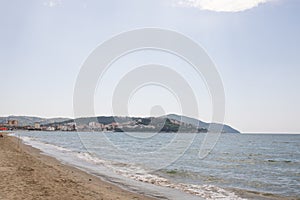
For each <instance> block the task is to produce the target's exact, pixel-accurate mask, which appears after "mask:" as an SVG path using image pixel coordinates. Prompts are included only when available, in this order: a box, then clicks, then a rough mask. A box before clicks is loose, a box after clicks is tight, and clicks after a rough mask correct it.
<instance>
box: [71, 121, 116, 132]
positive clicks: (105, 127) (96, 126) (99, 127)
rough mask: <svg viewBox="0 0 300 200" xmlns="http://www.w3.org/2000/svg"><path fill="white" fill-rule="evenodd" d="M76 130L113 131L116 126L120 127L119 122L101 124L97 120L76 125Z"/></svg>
mask: <svg viewBox="0 0 300 200" xmlns="http://www.w3.org/2000/svg"><path fill="white" fill-rule="evenodd" d="M76 128H77V130H78V131H114V130H116V129H117V128H122V126H120V125H119V123H116V122H113V123H110V124H101V123H99V122H89V123H88V124H81V125H78V126H77V127H76Z"/></svg>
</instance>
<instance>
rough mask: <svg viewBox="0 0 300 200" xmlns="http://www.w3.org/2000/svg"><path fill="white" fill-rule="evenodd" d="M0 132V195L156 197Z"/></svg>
mask: <svg viewBox="0 0 300 200" xmlns="http://www.w3.org/2000/svg"><path fill="white" fill-rule="evenodd" d="M2 134H3V135H4V137H3V138H0V160H1V163H0V191H1V192H0V199H22V200H23V199H40V198H42V199H49V200H52V199H53V200H54V199H91V200H93V199H102V200H106V199H107V200H108V199H109V200H111V199H122V200H123V199H124V200H127V199H139V200H152V199H155V198H152V197H148V196H145V195H142V194H138V193H133V192H130V191H127V190H125V189H122V188H120V187H118V186H116V185H114V184H112V183H109V182H107V181H105V180H102V179H101V177H98V176H97V177H96V176H94V175H91V174H89V173H87V172H85V171H82V170H80V169H77V168H76V167H72V166H69V165H67V164H63V163H62V162H60V161H59V160H57V159H56V158H53V157H50V156H48V155H44V154H42V152H41V151H40V150H39V149H36V148H34V147H31V146H29V145H26V144H24V143H23V142H22V141H21V140H20V139H19V138H16V137H12V136H8V135H7V134H6V133H2Z"/></svg>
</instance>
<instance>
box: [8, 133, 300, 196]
mask: <svg viewBox="0 0 300 200" xmlns="http://www.w3.org/2000/svg"><path fill="white" fill-rule="evenodd" d="M12 135H13V136H15V137H19V138H20V139H22V141H23V142H24V143H25V144H28V145H31V146H33V147H35V148H38V149H40V150H41V152H42V153H43V154H46V155H49V156H52V157H55V158H57V159H58V160H60V161H61V162H62V163H64V164H68V165H72V166H74V167H76V168H79V169H81V170H84V171H86V172H88V173H90V174H93V175H95V176H98V177H100V178H101V179H103V180H105V181H109V182H111V183H113V184H116V185H118V186H120V187H122V188H124V189H126V190H129V191H133V192H138V193H141V194H144V195H147V196H151V197H154V198H157V199H209V200H213V199H231V200H241V199H264V198H266V199H273V198H272V197H274V199H288V198H294V199H299V198H300V135H299V134H237V133H234V134H233V133H224V134H221V135H220V137H219V139H218V141H217V142H216V144H215V146H214V147H213V148H212V149H210V151H209V154H208V155H206V156H205V157H201V156H199V155H200V151H201V147H202V145H203V144H202V143H203V142H204V141H205V137H206V136H207V135H206V134H205V133H200V134H199V133H198V134H193V133H124V132H122V133H121V132H120V133H117V132H45V131H43V132H39V131H31V132H30V131H26V132H15V133H12Z"/></svg>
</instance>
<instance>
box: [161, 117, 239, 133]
mask: <svg viewBox="0 0 300 200" xmlns="http://www.w3.org/2000/svg"><path fill="white" fill-rule="evenodd" d="M163 117H166V118H169V119H174V120H177V121H182V122H184V123H187V124H192V125H194V126H198V127H203V128H206V129H208V127H209V126H210V125H211V123H206V122H203V121H201V120H198V119H195V118H191V117H186V116H181V115H175V114H169V115H166V116H163ZM213 125H214V126H219V127H221V126H222V124H217V123H213ZM222 130H223V131H222V132H225V133H240V132H239V131H238V130H236V129H234V128H232V127H231V126H228V125H226V124H223V128H222Z"/></svg>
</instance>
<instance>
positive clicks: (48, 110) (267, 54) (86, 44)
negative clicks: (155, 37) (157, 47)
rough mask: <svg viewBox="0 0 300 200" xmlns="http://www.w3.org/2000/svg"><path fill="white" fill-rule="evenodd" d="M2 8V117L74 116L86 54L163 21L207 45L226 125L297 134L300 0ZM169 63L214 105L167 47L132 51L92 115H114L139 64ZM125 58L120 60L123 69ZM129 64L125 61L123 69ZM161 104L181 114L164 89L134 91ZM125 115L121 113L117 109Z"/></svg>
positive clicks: (146, 102) (136, 108)
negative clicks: (119, 90)
mask: <svg viewBox="0 0 300 200" xmlns="http://www.w3.org/2000/svg"><path fill="white" fill-rule="evenodd" d="M0 3H1V4H2V5H1V6H0V27H1V31H0V74H1V79H0V80H1V81H0V83H1V84H0V90H1V93H2V95H1V98H0V102H1V109H0V116H8V115H30V116H41V117H73V116H74V110H73V92H74V87H75V83H76V79H77V77H78V74H79V72H80V69H81V67H82V65H83V63H84V61H85V60H86V59H87V58H88V56H89V55H90V53H91V52H92V51H93V50H94V49H95V48H96V47H97V46H98V45H100V44H101V43H103V42H104V41H106V40H108V39H110V38H111V37H112V36H114V35H116V34H119V33H122V32H125V31H130V30H133V29H137V28H145V27H156V28H162V29H168V30H173V31H177V32H179V33H182V34H184V35H186V36H188V37H189V38H191V39H192V40H194V41H195V42H197V43H198V44H199V45H200V46H201V47H203V48H204V49H205V51H206V52H207V54H208V55H209V57H210V58H211V59H212V60H213V62H214V63H215V65H216V68H217V70H218V72H219V74H220V76H221V79H222V81H223V86H224V92H225V97H226V101H225V107H226V114H225V121H224V122H225V123H226V124H229V125H231V126H233V127H234V128H237V129H238V130H240V131H242V132H258V133H261V132H269V133H300V123H299V119H300V104H299V102H300V93H299V91H300V79H299V77H300V56H299V52H300V37H299V35H300V23H299V20H300V13H299V9H300V1H298V0H223V1H221V0H151V1H146V0H126V1H124V0H110V1H91V0H26V1H21V0H18V1H17V0H10V1H1V2H0ZM150 62H155V63H158V62H159V63H163V64H166V65H170V66H172V67H174V70H177V71H179V73H181V74H182V75H183V76H184V77H185V78H186V79H187V80H188V81H189V82H190V83H191V85H192V88H193V90H194V91H195V94H196V96H197V97H196V98H197V101H198V104H199V108H200V109H199V110H200V113H199V116H200V117H199V119H201V120H204V121H210V120H211V115H212V105H211V99H210V94H209V91H208V90H207V88H206V87H205V83H204V81H203V80H198V79H197V78H196V77H193V76H194V75H193V72H192V71H191V70H187V69H188V67H189V66H187V64H186V63H184V62H182V61H181V60H180V59H178V58H176V57H174V56H172V55H168V54H165V53H162V52H153V51H143V52H137V53H135V54H133V55H128V56H127V57H124V58H122V59H120V60H118V61H117V62H115V63H114V64H113V65H112V67H111V68H110V69H109V70H108V73H107V75H106V77H104V78H103V84H102V86H103V87H104V88H102V86H101V85H99V86H98V87H97V90H96V92H95V113H96V114H97V115H111V114H112V112H111V109H110V107H109V105H110V104H109V103H111V96H112V91H113V90H114V86H115V85H116V84H117V83H118V81H119V80H120V78H121V77H122V75H124V74H125V73H126V70H127V71H128V70H129V69H131V67H132V66H136V65H140V64H145V63H150ZM120 66H123V68H122V69H121V67H120ZM124 66H125V67H124ZM155 105H160V106H161V107H162V108H163V109H164V111H165V112H166V113H179V112H180V106H178V102H177V101H176V98H175V97H174V96H172V94H170V93H169V92H168V91H162V88H159V87H155V86H149V87H145V88H142V90H141V91H136V93H135V95H134V96H133V97H132V99H130V101H129V104H128V110H129V113H130V115H132V116H147V115H149V114H151V112H152V111H153V109H154V110H155V109H156V108H158V107H157V106H155ZM113 114H118V113H113Z"/></svg>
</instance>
